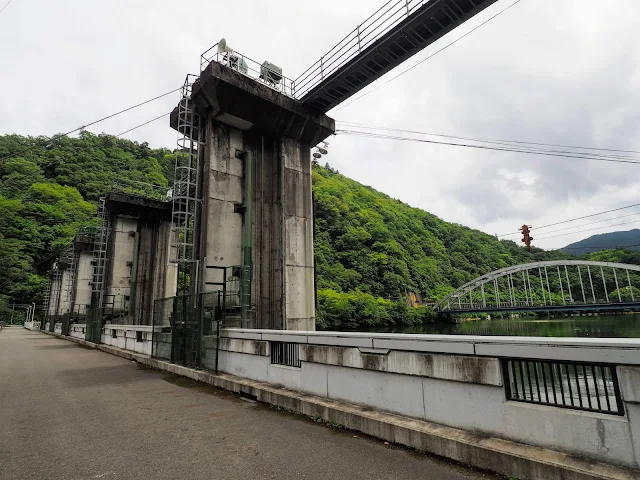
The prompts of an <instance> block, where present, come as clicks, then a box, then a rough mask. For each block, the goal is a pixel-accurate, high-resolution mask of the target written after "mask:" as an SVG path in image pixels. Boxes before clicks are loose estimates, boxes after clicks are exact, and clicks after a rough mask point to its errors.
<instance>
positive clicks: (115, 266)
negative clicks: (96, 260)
mask: <svg viewBox="0 0 640 480" xmlns="http://www.w3.org/2000/svg"><path fill="white" fill-rule="evenodd" d="M137 230H138V221H137V220H136V219H135V218H130V217H125V216H120V215H115V214H112V215H111V237H110V242H109V252H108V257H109V263H108V272H109V273H108V276H107V278H108V281H107V288H106V293H107V295H112V296H113V300H114V312H117V313H120V312H121V311H122V310H124V309H125V308H127V306H128V303H127V302H128V298H129V294H130V291H131V290H130V289H131V267H132V265H133V249H134V244H135V234H136V232H137ZM105 302H106V304H107V305H108V304H110V303H111V298H106V299H105Z"/></svg>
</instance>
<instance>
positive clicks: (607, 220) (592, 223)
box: [545, 212, 640, 235]
mask: <svg viewBox="0 0 640 480" xmlns="http://www.w3.org/2000/svg"><path fill="white" fill-rule="evenodd" d="M638 215H640V212H636V213H630V214H629V215H620V216H619V217H613V218H605V219H604V220H597V221H595V222H589V223H583V224H582V225H574V226H572V227H565V228H559V229H558V230H551V231H550V232H545V235H547V234H549V233H556V232H563V231H566V230H571V229H572V228H581V227H587V226H589V225H595V224H596V223H602V222H610V221H611V220H618V219H620V218H627V217H635V216H638ZM605 226H606V225H605ZM603 228H604V227H603Z"/></svg>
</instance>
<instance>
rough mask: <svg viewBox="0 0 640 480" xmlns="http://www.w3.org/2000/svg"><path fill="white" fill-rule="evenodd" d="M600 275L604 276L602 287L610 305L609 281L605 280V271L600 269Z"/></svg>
mask: <svg viewBox="0 0 640 480" xmlns="http://www.w3.org/2000/svg"><path fill="white" fill-rule="evenodd" d="M600 275H602V285H604V295H605V297H606V299H607V303H609V292H607V281H606V280H605V278H604V270H603V269H602V267H600Z"/></svg>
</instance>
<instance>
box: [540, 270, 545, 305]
mask: <svg viewBox="0 0 640 480" xmlns="http://www.w3.org/2000/svg"><path fill="white" fill-rule="evenodd" d="M538 274H539V275H540V287H542V304H543V305H546V304H547V296H546V295H545V293H544V282H543V281H542V270H541V269H540V268H538Z"/></svg>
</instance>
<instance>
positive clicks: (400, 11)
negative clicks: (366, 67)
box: [294, 0, 435, 98]
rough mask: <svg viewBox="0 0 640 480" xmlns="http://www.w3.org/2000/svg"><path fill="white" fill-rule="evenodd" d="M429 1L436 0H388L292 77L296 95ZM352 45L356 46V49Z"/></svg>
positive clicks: (301, 93)
mask: <svg viewBox="0 0 640 480" xmlns="http://www.w3.org/2000/svg"><path fill="white" fill-rule="evenodd" d="M429 1H435V0H389V1H388V2H387V3H385V4H384V5H383V6H382V7H380V8H379V9H378V10H377V11H376V12H374V13H373V14H372V15H370V16H369V17H368V18H367V19H366V20H365V21H364V22H362V23H361V24H359V25H358V26H357V27H356V28H355V29H354V30H352V31H351V32H349V33H348V34H347V35H346V36H345V37H344V38H343V39H342V40H340V41H339V42H338V43H337V44H336V45H335V46H334V47H332V48H331V49H329V51H328V52H327V53H326V54H325V55H323V56H322V57H320V60H318V61H316V62H315V63H314V64H313V65H311V66H310V67H309V68H307V69H306V70H305V71H304V72H302V74H300V75H299V76H298V77H297V78H296V79H295V80H294V85H295V92H294V93H295V97H296V98H302V97H303V96H304V95H306V94H307V93H309V92H310V91H311V90H312V89H313V88H314V87H316V86H317V85H318V84H320V83H321V82H322V81H323V80H324V78H325V77H327V76H329V75H331V74H332V73H334V72H335V71H337V70H338V69H339V68H341V67H342V66H344V65H345V64H346V63H347V62H349V61H350V60H352V59H353V58H354V57H355V56H356V55H359V54H360V53H362V52H363V51H364V50H365V49H366V48H368V47H369V46H371V45H372V44H373V43H374V42H376V41H377V40H378V39H379V38H381V37H382V36H383V35H385V34H386V33H387V32H389V31H390V30H392V29H393V28H394V27H396V26H397V25H398V24H399V23H401V22H402V21H404V20H405V19H406V18H408V17H409V16H410V15H411V13H412V12H413V11H415V10H416V9H418V8H420V7H421V6H422V5H424V4H425V3H428V2H429ZM354 47H357V48H356V49H355V51H353V50H354Z"/></svg>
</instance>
